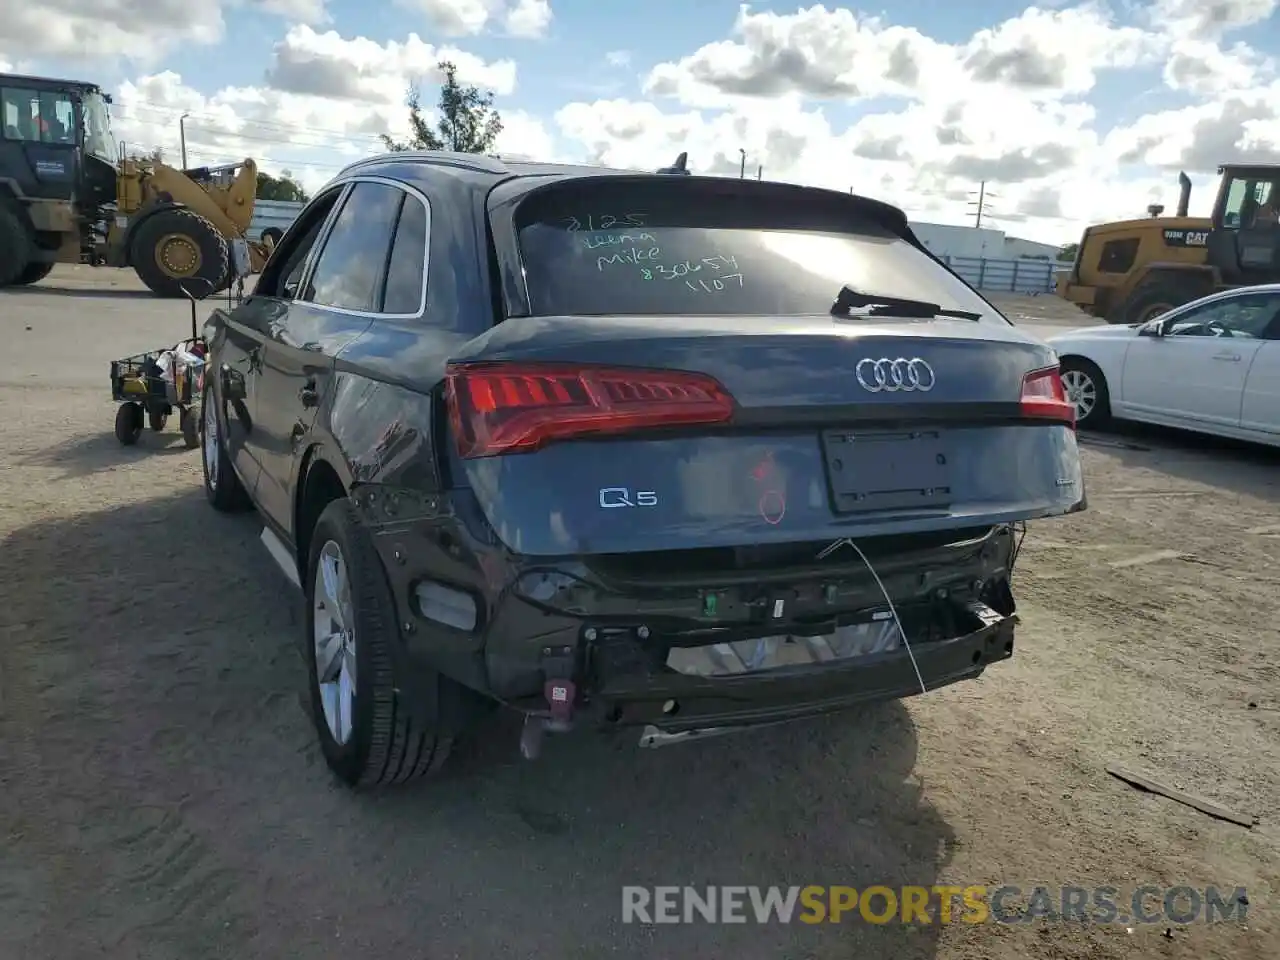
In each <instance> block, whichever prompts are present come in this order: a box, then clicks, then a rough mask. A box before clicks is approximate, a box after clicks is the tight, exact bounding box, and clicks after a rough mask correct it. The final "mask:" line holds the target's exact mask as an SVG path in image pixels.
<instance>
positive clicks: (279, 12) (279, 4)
mask: <svg viewBox="0 0 1280 960" xmlns="http://www.w3.org/2000/svg"><path fill="white" fill-rule="evenodd" d="M234 2H235V3H237V4H242V5H244V6H247V7H249V8H251V9H255V10H261V11H262V12H264V13H271V14H275V15H276V16H277V17H280V18H282V19H284V20H288V21H289V22H290V23H310V24H323V23H329V22H330V21H331V20H332V19H333V18H332V17H331V16H329V11H328V8H327V6H326V3H325V0H234Z"/></svg>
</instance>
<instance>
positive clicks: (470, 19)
mask: <svg viewBox="0 0 1280 960" xmlns="http://www.w3.org/2000/svg"><path fill="white" fill-rule="evenodd" d="M396 2H397V3H398V4H399V5H400V6H402V7H405V8H406V9H409V10H414V11H417V12H419V13H422V14H424V15H425V17H426V19H427V22H428V24H429V25H430V26H431V27H432V28H433V29H434V30H437V31H439V32H440V33H442V34H444V35H445V36H449V37H458V36H471V35H475V34H478V33H482V32H484V31H485V30H486V29H487V28H489V27H490V26H491V25H495V24H502V25H503V26H504V27H505V28H506V31H507V32H508V33H510V34H512V35H513V36H518V37H538V36H542V34H543V33H545V32H546V29H547V27H548V26H549V25H550V23H551V4H550V0H396Z"/></svg>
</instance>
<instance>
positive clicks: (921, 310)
mask: <svg viewBox="0 0 1280 960" xmlns="http://www.w3.org/2000/svg"><path fill="white" fill-rule="evenodd" d="M864 307H865V308H866V310H867V316H869V317H890V316H892V317H906V318H907V319H910V320H929V319H932V318H933V317H954V318H955V319H957V320H981V319H982V314H980V313H972V312H970V311H968V310H944V309H943V308H942V305H941V304H937V303H929V302H928V301H927V300H910V299H904V298H902V297H885V296H877V295H874V294H870V293H863V292H862V291H860V290H855V289H853V287H841V288H840V293H839V294H838V295H837V296H836V302H835V303H833V304H831V315H832V316H833V317H847V316H849V315H850V314H852V313H853V311H854V310H861V309H863V308H864Z"/></svg>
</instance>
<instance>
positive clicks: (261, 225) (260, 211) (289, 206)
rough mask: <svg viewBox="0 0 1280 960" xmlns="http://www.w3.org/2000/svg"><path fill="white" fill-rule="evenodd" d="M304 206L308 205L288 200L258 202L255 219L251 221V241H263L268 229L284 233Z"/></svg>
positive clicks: (254, 213)
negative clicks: (263, 235)
mask: <svg viewBox="0 0 1280 960" xmlns="http://www.w3.org/2000/svg"><path fill="white" fill-rule="evenodd" d="M304 206H306V204H303V203H292V202H289V201H286V200H258V201H257V202H256V203H255V204H254V206H253V219H252V220H251V221H249V239H250V240H261V239H262V231H263V230H266V229H267V228H268V227H275V228H276V229H277V230H279V231H280V232H281V233H284V232H285V230H287V229H288V228H289V224H291V223H293V221H294V220H295V219H297V216H298V214H299V213H301V212H302V208H303V207H304Z"/></svg>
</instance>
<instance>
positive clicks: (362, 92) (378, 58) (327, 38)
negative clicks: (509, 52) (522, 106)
mask: <svg viewBox="0 0 1280 960" xmlns="http://www.w3.org/2000/svg"><path fill="white" fill-rule="evenodd" d="M441 60H449V61H451V62H452V63H453V64H454V65H455V66H457V68H458V79H459V80H461V81H462V82H464V83H474V84H476V85H478V86H480V87H483V88H486V89H491V90H493V91H494V93H496V94H498V95H500V96H501V95H506V94H509V93H511V92H512V90H514V89H515V85H516V65H515V63H514V62H513V61H511V60H497V61H494V62H491V63H489V62H485V61H484V60H481V59H480V58H479V57H477V56H475V55H474V54H471V53H467V52H466V51H463V50H459V49H457V48H456V47H436V46H433V45H431V44H429V43H425V42H424V41H423V40H422V39H421V38H420V37H419V36H418V35H417V34H416V33H411V34H409V36H408V37H407V38H406V39H405V40H404V42H403V43H398V42H396V41H394V40H392V41H388V42H387V43H385V44H384V43H378V42H377V41H375V40H370V39H368V38H367V37H353V38H346V37H343V36H341V35H340V34H338V33H337V31H334V30H329V31H327V32H325V33H317V32H316V31H315V30H312V29H311V28H310V27H308V26H297V27H291V28H289V32H288V33H286V34H285V36H284V37H283V39H281V40H280V41H278V42H277V43H276V45H275V50H274V51H273V54H272V58H271V63H270V65H269V66H268V68H267V80H268V83H270V85H271V86H272V87H274V88H276V89H279V90H284V91H288V92H290V93H296V94H303V95H311V96H319V97H330V98H333V99H335V100H349V101H353V102H370V103H401V102H403V100H404V96H405V91H406V89H407V88H408V86H409V84H410V83H413V82H418V81H422V82H425V83H432V82H434V81H436V80H438V79H439V75H438V71H437V70H436V64H437V63H438V62H439V61H441Z"/></svg>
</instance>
